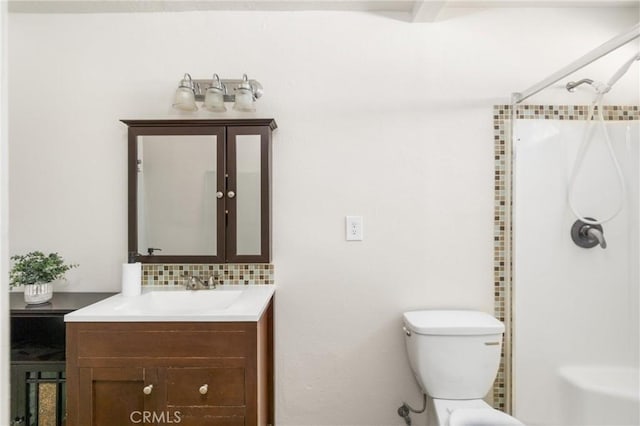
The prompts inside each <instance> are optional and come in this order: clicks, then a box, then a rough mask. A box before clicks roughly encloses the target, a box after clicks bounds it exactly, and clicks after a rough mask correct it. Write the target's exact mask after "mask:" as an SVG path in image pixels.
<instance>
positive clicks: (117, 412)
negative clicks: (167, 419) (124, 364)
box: [78, 367, 165, 426]
mask: <svg viewBox="0 0 640 426" xmlns="http://www.w3.org/2000/svg"><path fill="white" fill-rule="evenodd" d="M79 372H80V374H79V388H80V389H79V390H80V395H79V405H80V412H79V418H78V424H79V425H82V426H113V425H127V424H135V423H142V422H143V421H144V416H147V417H149V416H152V415H153V414H154V413H156V415H158V414H160V413H161V411H160V405H159V404H158V401H161V400H162V399H163V398H164V392H165V388H164V384H163V383H159V382H158V377H157V371H156V370H155V369H146V368H104V367H100V368H90V367H87V368H80V369H79ZM145 389H146V391H145Z"/></svg>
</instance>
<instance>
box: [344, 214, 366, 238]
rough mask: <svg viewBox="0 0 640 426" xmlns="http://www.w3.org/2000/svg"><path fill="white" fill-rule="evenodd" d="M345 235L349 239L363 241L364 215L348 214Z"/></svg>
mask: <svg viewBox="0 0 640 426" xmlns="http://www.w3.org/2000/svg"><path fill="white" fill-rule="evenodd" d="M346 224H347V226H346V229H345V237H346V239H347V241H362V239H363V229H362V216H347V220H346Z"/></svg>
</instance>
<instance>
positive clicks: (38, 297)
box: [24, 283, 53, 305]
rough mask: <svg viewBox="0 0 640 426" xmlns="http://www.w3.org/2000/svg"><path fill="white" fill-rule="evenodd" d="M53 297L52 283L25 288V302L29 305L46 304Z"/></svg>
mask: <svg viewBox="0 0 640 426" xmlns="http://www.w3.org/2000/svg"><path fill="white" fill-rule="evenodd" d="M52 297H53V284H52V283H36V284H26V285H25V286H24V301H25V302H26V303H27V305H37V304H39V303H46V302H48V301H49V300H51V298H52Z"/></svg>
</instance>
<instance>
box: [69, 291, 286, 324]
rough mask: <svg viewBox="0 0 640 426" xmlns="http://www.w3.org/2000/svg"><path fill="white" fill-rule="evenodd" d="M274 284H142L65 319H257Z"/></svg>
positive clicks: (109, 320) (99, 320) (100, 320)
mask: <svg viewBox="0 0 640 426" xmlns="http://www.w3.org/2000/svg"><path fill="white" fill-rule="evenodd" d="M274 292H275V286H274V285H242V286H241V285H224V286H218V288H216V289H212V290H196V291H193V290H185V289H184V287H171V286H158V287H146V288H144V289H143V293H142V295H140V296H129V297H125V296H123V295H122V293H120V294H116V295H115V296H111V297H109V298H107V299H104V300H101V301H100V302H98V303H94V304H93V305H89V306H87V307H85V308H82V309H78V310H77V311H74V312H71V313H70V314H67V315H65V317H64V320H65V321H66V322H168V321H172V322H173V321H192V322H193V321H208V322H224V321H257V320H259V319H260V316H261V315H262V313H263V312H264V311H265V309H266V308H267V306H268V305H269V301H270V300H271V297H272V296H273V293H274Z"/></svg>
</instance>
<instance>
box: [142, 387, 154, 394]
mask: <svg viewBox="0 0 640 426" xmlns="http://www.w3.org/2000/svg"><path fill="white" fill-rule="evenodd" d="M152 390H153V385H147V386H145V387H144V388H142V392H143V393H144V394H145V395H150V394H151V391H152Z"/></svg>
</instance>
